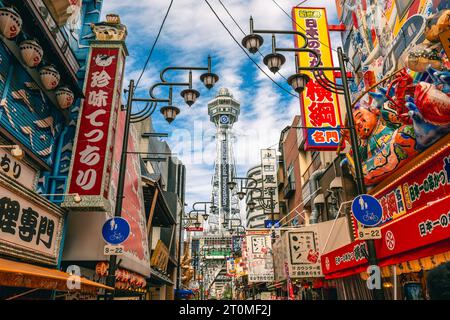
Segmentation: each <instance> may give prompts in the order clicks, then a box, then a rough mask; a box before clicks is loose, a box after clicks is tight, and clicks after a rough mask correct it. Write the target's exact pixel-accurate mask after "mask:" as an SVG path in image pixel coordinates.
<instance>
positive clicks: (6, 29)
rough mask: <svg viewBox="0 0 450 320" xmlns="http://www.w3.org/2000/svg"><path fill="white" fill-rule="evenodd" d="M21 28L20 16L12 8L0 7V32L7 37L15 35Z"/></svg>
mask: <svg viewBox="0 0 450 320" xmlns="http://www.w3.org/2000/svg"><path fill="white" fill-rule="evenodd" d="M21 30H22V18H21V17H20V15H19V14H18V13H17V12H16V11H15V10H14V9H13V8H8V7H3V8H0V32H1V33H2V35H3V36H4V37H5V38H7V39H12V38H14V37H16V36H17V35H18V34H19V33H20V31H21Z"/></svg>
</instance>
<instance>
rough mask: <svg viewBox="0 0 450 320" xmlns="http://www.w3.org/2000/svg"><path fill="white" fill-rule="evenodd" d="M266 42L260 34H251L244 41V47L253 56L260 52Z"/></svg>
mask: <svg viewBox="0 0 450 320" xmlns="http://www.w3.org/2000/svg"><path fill="white" fill-rule="evenodd" d="M263 42H264V39H263V37H261V36H260V35H259V34H254V33H252V34H249V35H246V36H245V37H244V39H242V45H243V46H244V47H245V48H246V49H247V50H248V51H249V52H250V53H252V54H255V53H256V52H258V50H259V48H260V47H261V46H262V44H263Z"/></svg>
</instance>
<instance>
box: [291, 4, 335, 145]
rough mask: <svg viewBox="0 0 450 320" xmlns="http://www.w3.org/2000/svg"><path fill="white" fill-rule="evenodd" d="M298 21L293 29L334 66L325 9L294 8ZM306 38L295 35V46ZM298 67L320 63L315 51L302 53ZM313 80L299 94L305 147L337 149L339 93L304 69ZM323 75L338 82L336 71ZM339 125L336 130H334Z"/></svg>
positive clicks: (326, 61)
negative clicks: (326, 86)
mask: <svg viewBox="0 0 450 320" xmlns="http://www.w3.org/2000/svg"><path fill="white" fill-rule="evenodd" d="M292 16H293V19H294V21H295V23H294V30H295V31H299V32H302V33H304V34H306V37H307V39H308V48H309V49H311V50H315V51H316V52H317V53H318V55H319V57H320V59H321V63H322V65H323V66H326V67H333V60H332V56H331V43H330V36H329V34H328V22H327V16H326V10H325V9H324V8H299V7H294V8H293V9H292ZM303 43H304V39H303V38H301V37H299V36H297V37H296V38H295V45H296V47H299V46H302V45H303ZM298 58H299V67H311V66H314V65H315V64H316V62H317V58H316V56H314V55H313V54H312V53H307V52H299V53H298ZM302 73H304V74H306V75H308V76H309V77H310V81H309V82H308V84H307V85H306V87H305V90H304V91H303V92H302V94H301V96H300V100H301V111H302V119H303V126H304V127H306V128H304V129H303V130H304V136H305V137H306V141H305V145H304V148H305V150H336V149H337V148H338V146H339V141H340V136H341V135H340V129H339V127H340V126H341V123H342V121H341V115H340V111H339V101H338V96H337V94H335V93H333V92H330V91H327V90H326V89H325V88H323V87H322V86H320V85H319V83H318V82H317V81H316V80H315V78H314V75H313V73H312V72H309V71H302ZM323 73H324V75H325V76H326V77H327V78H328V79H329V80H330V81H332V82H334V81H335V78H334V73H333V71H331V70H330V71H324V72H323ZM334 128H336V129H334Z"/></svg>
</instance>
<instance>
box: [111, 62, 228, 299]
mask: <svg viewBox="0 0 450 320" xmlns="http://www.w3.org/2000/svg"><path fill="white" fill-rule="evenodd" d="M172 70H184V71H189V81H188V82H170V81H167V80H166V79H165V78H164V75H165V73H166V72H168V71H172ZM193 70H203V71H206V73H204V74H202V75H201V76H200V80H201V81H202V82H203V84H204V85H205V86H206V87H207V88H208V89H211V88H212V87H213V86H214V84H215V83H216V82H217V81H218V80H219V77H218V76H217V75H216V74H214V73H212V71H211V57H210V56H208V66H207V67H172V66H171V67H167V68H165V69H163V70H162V71H161V73H160V79H161V82H158V83H156V84H154V85H153V86H152V87H150V90H149V95H150V98H136V97H135V96H134V91H135V89H136V88H135V86H134V80H130V83H129V85H128V99H127V104H126V107H125V112H126V114H125V128H124V133H123V140H122V152H121V158H120V167H119V179H118V183H117V196H116V206H115V210H114V216H116V217H120V216H121V214H122V203H123V198H124V196H123V193H124V185H125V173H126V167H127V149H128V138H129V134H130V124H131V123H138V122H142V121H144V120H145V119H147V118H148V117H151V116H152V114H153V113H154V112H155V110H156V108H157V105H158V103H167V104H168V105H167V106H165V107H163V108H161V110H160V112H161V113H162V114H163V116H164V118H165V119H166V121H167V122H169V123H171V122H172V121H173V120H174V119H175V118H176V116H177V115H178V114H179V113H180V109H179V108H177V107H175V106H174V105H173V103H172V88H173V87H177V86H182V87H186V86H187V87H188V89H190V90H191V91H189V90H188V91H185V92H184V94H183V97H184V99H185V102H186V103H187V104H188V105H189V106H191V105H192V104H193V103H194V102H195V100H196V99H197V97H198V95H196V92H194V91H195V90H193V89H192V71H193ZM159 86H168V87H169V97H168V99H161V98H157V97H155V95H154V92H153V91H154V90H155V89H156V88H157V87H159ZM133 102H146V103H147V105H146V106H145V108H144V109H143V110H141V111H138V112H136V113H134V114H133V113H132V109H133V107H132V106H133ZM180 237H181V221H180ZM179 258H180V257H179ZM178 260H179V259H178ZM116 261H117V256H116V255H111V256H110V262H109V272H108V277H107V279H106V283H107V285H108V286H110V287H113V288H114V287H115V280H116V278H115V272H116ZM178 285H179V284H178ZM113 297H114V291H113V292H112V293H111V295H110V296H109V299H112V298H113ZM105 298H108V296H105Z"/></svg>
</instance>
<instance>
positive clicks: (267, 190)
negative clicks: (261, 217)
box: [261, 149, 280, 213]
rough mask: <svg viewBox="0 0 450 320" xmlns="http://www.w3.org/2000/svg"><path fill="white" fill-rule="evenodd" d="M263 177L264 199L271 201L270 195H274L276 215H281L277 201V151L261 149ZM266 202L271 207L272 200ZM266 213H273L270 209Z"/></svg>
mask: <svg viewBox="0 0 450 320" xmlns="http://www.w3.org/2000/svg"><path fill="white" fill-rule="evenodd" d="M261 175H262V188H263V190H264V194H263V197H264V198H267V199H270V194H271V193H272V197H273V202H274V206H275V208H274V213H279V212H280V208H279V205H278V201H275V200H277V199H278V197H277V193H278V177H277V150H275V149H261ZM264 202H265V203H267V204H269V205H270V200H264ZM266 213H271V211H270V209H268V210H267V212H266Z"/></svg>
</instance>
